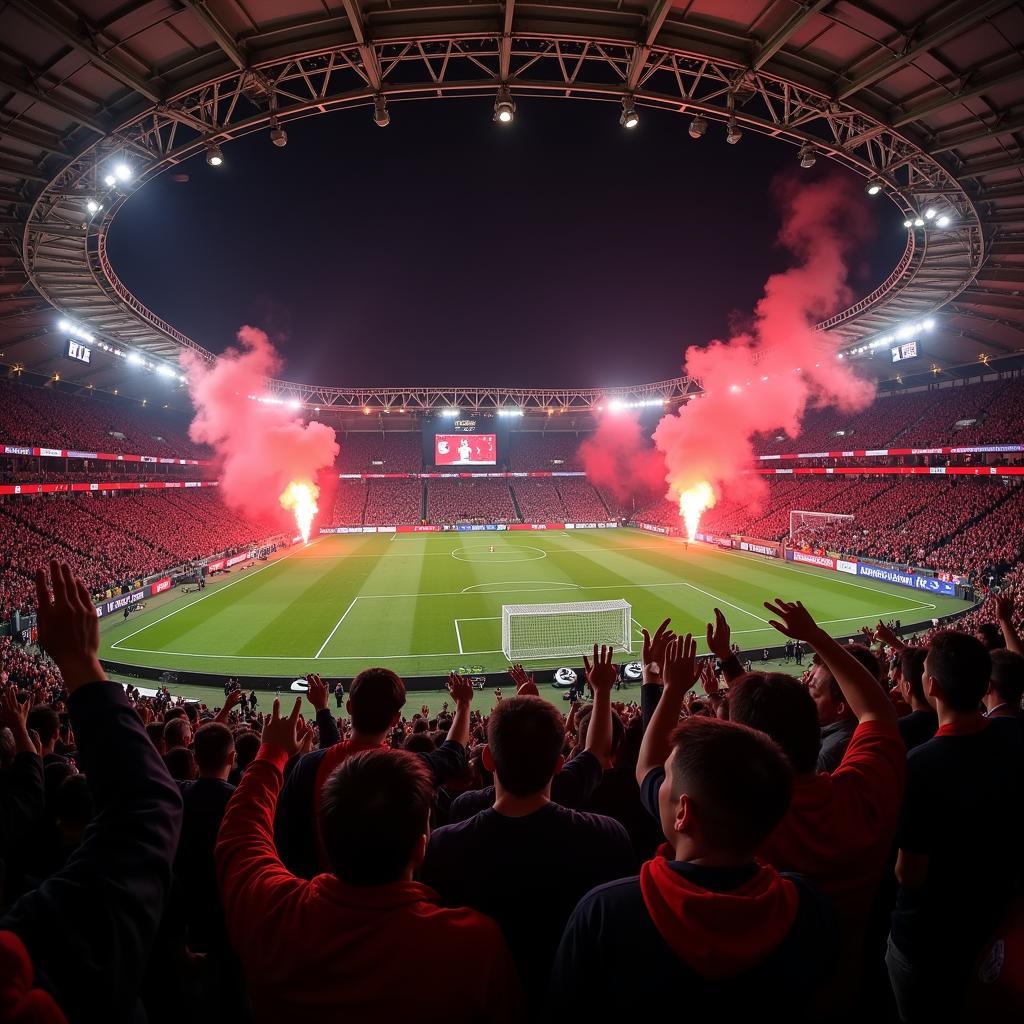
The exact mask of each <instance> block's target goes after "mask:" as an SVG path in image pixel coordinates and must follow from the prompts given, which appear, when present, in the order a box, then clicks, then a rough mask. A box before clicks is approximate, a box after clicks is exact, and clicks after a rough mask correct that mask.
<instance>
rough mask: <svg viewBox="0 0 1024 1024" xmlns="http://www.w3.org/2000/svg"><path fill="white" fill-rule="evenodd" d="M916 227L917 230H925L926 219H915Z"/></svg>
mask: <svg viewBox="0 0 1024 1024" xmlns="http://www.w3.org/2000/svg"><path fill="white" fill-rule="evenodd" d="M914 227H915V228H923V227H924V219H923V218H921V217H915V218H914Z"/></svg>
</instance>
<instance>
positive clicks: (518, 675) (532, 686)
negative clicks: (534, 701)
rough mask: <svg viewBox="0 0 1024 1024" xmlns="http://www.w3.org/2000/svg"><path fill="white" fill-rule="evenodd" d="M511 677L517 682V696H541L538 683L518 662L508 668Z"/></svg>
mask: <svg viewBox="0 0 1024 1024" xmlns="http://www.w3.org/2000/svg"><path fill="white" fill-rule="evenodd" d="M508 675H509V678H510V679H511V680H512V682H513V683H515V687H516V696H517V697H539V696H540V692H539V691H538V689H537V683H536V681H535V680H534V678H533V676H532V675H530V674H529V673H528V672H527V671H526V669H524V668H523V666H522V665H519V664H516V665H513V666H511V668H509V670H508Z"/></svg>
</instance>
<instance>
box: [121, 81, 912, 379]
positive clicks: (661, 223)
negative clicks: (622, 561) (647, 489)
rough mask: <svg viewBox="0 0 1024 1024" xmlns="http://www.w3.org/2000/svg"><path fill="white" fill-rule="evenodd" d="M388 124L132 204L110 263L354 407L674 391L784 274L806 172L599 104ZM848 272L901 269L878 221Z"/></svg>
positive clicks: (222, 338) (717, 138) (335, 127)
mask: <svg viewBox="0 0 1024 1024" xmlns="http://www.w3.org/2000/svg"><path fill="white" fill-rule="evenodd" d="M490 114H491V109H490V104H489V102H488V101H486V100H445V101H444V102H432V103H427V102H420V103H404V104H402V103H395V104H392V105H391V124H390V126H389V127H387V128H384V129H382V128H378V127H377V126H376V125H375V124H374V123H373V120H372V118H371V116H370V113H369V111H368V110H358V111H350V112H346V113H335V114H330V115H327V116H319V117H314V118H310V119H308V120H305V121H301V122H293V123H291V124H289V125H288V126H287V130H288V145H287V147H286V148H284V149H277V148H275V147H274V146H273V145H272V144H271V143H270V140H269V138H268V136H267V134H266V132H260V133H259V134H256V135H250V136H248V137H246V138H243V139H239V140H238V141H235V142H231V143H228V144H227V145H225V146H224V156H225V163H224V165H223V166H222V167H220V168H210V167H207V166H206V163H205V161H204V159H203V157H201V156H200V157H198V158H196V159H194V160H192V161H190V162H189V163H188V164H185V165H182V166H181V167H180V168H178V169H177V170H178V171H185V172H187V173H188V174H189V175H190V181H189V182H188V183H186V184H179V183H176V182H173V181H172V180H171V178H170V176H169V175H168V174H165V175H163V176H162V177H160V178H159V179H157V180H156V181H154V182H152V183H150V184H148V185H146V186H145V187H144V188H142V189H141V190H140V191H139V192H138V193H137V195H135V196H134V197H133V198H132V199H131V200H130V201H129V202H128V203H127V204H126V206H125V207H124V209H123V210H122V211H121V212H120V214H119V215H118V217H117V219H116V221H115V223H114V227H113V230H112V232H111V236H110V240H109V251H110V255H111V259H112V261H113V264H114V267H115V269H116V270H117V273H118V274H119V275H120V277H121V278H122V279H123V280H124V281H125V283H126V284H127V285H128V286H129V287H130V288H131V289H132V290H133V291H134V292H135V293H136V294H137V295H138V296H139V297H140V298H141V299H142V300H143V301H144V302H145V303H146V304H147V305H148V306H149V307H150V308H151V309H153V310H154V311H155V312H157V313H158V314H159V315H160V316H162V317H164V318H165V319H167V320H169V321H170V322H171V323H172V324H174V325H175V326H176V327H178V328H180V329H182V330H184V331H185V333H186V334H188V335H190V336H191V337H192V338H194V339H196V340H197V341H199V342H200V343H201V344H203V345H205V346H206V347H208V348H210V349H212V350H214V351H220V350H222V349H223V348H224V347H225V346H226V345H227V344H228V343H229V342H230V341H231V339H232V337H233V335H234V332H235V330H236V329H237V328H238V326H239V325H241V324H243V323H251V324H253V325H255V326H259V327H262V328H264V329H265V330H267V331H268V333H270V335H271V336H272V337H273V338H274V339H275V341H276V342H277V344H278V347H279V349H280V350H281V352H282V354H283V355H284V356H285V359H286V368H285V372H284V376H286V377H288V378H290V379H293V380H301V381H307V382H315V383H324V384H335V385H341V386H347V385H361V384H366V385H374V386H385V385H490V384H500V385H506V386H530V385H536V386H561V385H570V386H571V385H577V386H580V387H589V386H598V387H600V386H614V385H620V384H630V383H640V382H644V381H651V380H659V379H663V378H665V377H671V376H675V375H676V374H677V373H679V370H680V366H681V362H682V352H683V350H684V348H685V347H686V345H687V344H700V343H703V342H706V341H708V340H709V339H711V338H713V337H716V336H722V335H724V334H726V333H727V332H728V330H729V324H730V322H731V320H732V319H733V318H734V317H735V316H736V315H737V314H740V315H742V314H745V313H747V312H749V310H750V309H751V307H752V306H753V304H754V302H755V301H756V300H757V298H758V296H759V295H760V292H761V288H762V285H763V283H764V280H765V277H766V276H767V275H768V274H769V273H771V272H772V271H774V270H778V269H782V268H783V267H785V266H786V259H785V254H784V253H782V252H781V251H780V250H779V249H778V248H777V247H776V246H775V244H774V237H775V233H776V230H777V227H778V221H777V217H776V212H775V209H774V207H773V205H772V202H771V200H770V198H769V185H770V182H771V180H772V178H773V177H774V176H775V175H777V174H779V173H791V174H803V175H805V176H806V175H816V174H819V173H822V172H825V171H829V170H830V169H834V167H835V165H833V164H832V163H831V162H830V161H826V160H823V159H821V160H819V161H818V165H817V166H816V167H815V168H814V169H813V170H811V171H800V170H799V168H798V167H797V161H796V149H795V148H794V147H793V146H791V145H789V144H787V143H783V142H777V141H773V140H771V139H768V138H765V137H763V136H760V135H757V134H755V133H753V132H750V131H748V132H745V133H744V136H743V138H742V140H741V141H740V143H739V144H738V145H736V146H729V145H727V144H726V143H725V140H724V129H723V127H722V126H721V125H717V124H714V123H712V124H710V125H709V127H708V132H707V134H706V135H705V137H704V138H703V139H701V140H699V141H694V140H693V139H690V138H689V136H688V135H687V133H686V126H687V124H688V118H684V117H680V116H678V115H670V114H660V113H656V112H652V111H646V110H645V111H643V112H642V116H643V119H642V121H641V124H640V126H639V127H638V128H637V129H635V130H634V131H632V132H627V131H625V130H624V129H622V128H621V127H620V126H619V124H618V114H619V111H618V108H617V107H614V106H612V105H609V104H604V103H588V102H571V103H570V102H559V101H556V100H540V99H538V100H533V101H532V102H531V101H518V111H517V117H516V120H515V123H514V124H513V125H511V126H510V127H507V128H505V127H499V126H497V125H494V124H492V123H491V120H490ZM873 210H877V211H878V214H877V216H876V219H877V220H878V221H879V223H880V224H881V225H882V229H881V230H880V231H879V232H878V236H877V237H876V240H875V242H874V244H873V245H872V246H871V249H870V251H867V252H865V253H864V258H863V261H862V263H861V265H860V266H858V267H857V268H856V273H855V276H854V289H855V291H856V292H857V293H858V294H865V293H866V292H868V291H870V290H871V289H872V288H873V287H874V286H875V285H876V284H878V283H879V282H880V281H881V280H883V279H884V278H885V276H886V275H887V274H888V272H889V270H890V269H891V268H892V266H893V265H894V264H895V263H896V261H897V260H898V259H899V256H900V253H901V252H902V248H903V244H904V242H905V231H904V230H903V228H902V226H901V225H900V224H899V222H898V218H897V217H896V216H895V215H894V214H893V212H892V208H891V207H889V206H888V204H884V203H878V204H877V205H876V204H874V203H870V202H869V201H868V200H867V199H866V198H865V200H864V202H863V207H862V208H861V209H857V210H852V211H851V216H856V217H862V216H872V215H873Z"/></svg>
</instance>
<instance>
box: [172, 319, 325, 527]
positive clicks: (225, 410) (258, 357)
mask: <svg viewBox="0 0 1024 1024" xmlns="http://www.w3.org/2000/svg"><path fill="white" fill-rule="evenodd" d="M238 342H239V346H238V347H237V348H235V347H231V348H228V349H227V350H226V351H225V352H224V354H223V355H221V356H219V357H218V358H217V360H216V361H215V362H214V364H213V365H212V366H210V365H208V364H206V363H204V362H203V361H202V360H201V359H200V358H199V357H198V356H196V355H195V354H193V353H191V352H184V353H182V356H181V364H182V366H183V367H184V368H185V372H186V374H187V376H188V388H189V393H190V395H191V396H192V404H193V406H194V407H195V410H196V415H195V418H194V419H193V420H192V425H191V426H190V427H189V437H191V438H192V440H193V441H196V442H197V443H200V444H208V445H210V446H211V447H212V448H213V449H214V450H215V451H216V453H217V456H218V459H219V461H220V474H219V475H220V490H221V494H222V496H223V498H224V501H225V502H226V503H227V504H228V505H231V506H232V507H234V508H237V509H239V510H240V511H242V512H245V513H246V514H247V515H250V516H254V517H256V516H259V517H273V518H276V519H278V520H280V521H281V522H282V523H285V522H289V523H290V522H291V518H292V517H291V516H290V515H288V514H287V513H286V512H284V510H283V509H282V508H281V505H280V504H279V501H278V499H279V497H280V495H281V494H282V493H283V492H284V490H285V489H286V488H287V486H288V485H289V483H290V482H291V481H293V480H306V481H310V482H315V481H316V480H317V479H318V475H323V474H322V473H321V471H322V470H324V469H325V468H327V467H329V466H331V465H332V464H333V462H334V460H335V458H337V455H338V452H339V451H340V450H341V449H340V448H339V446H338V442H337V440H336V439H335V436H334V430H333V428H331V427H329V426H327V425H326V424H324V423H319V422H315V421H314V422H311V423H304V422H303V421H302V417H301V416H300V415H299V414H298V413H296V412H295V410H293V409H289V408H288V407H287V406H286V405H275V404H269V403H263V402H259V401H255V400H254V399H255V398H258V397H261V396H263V395H264V394H265V391H266V378H268V377H273V376H274V375H275V374H276V373H278V372H279V370H280V369H281V359H280V356H278V354H277V352H276V351H275V350H274V347H273V345H271V343H270V340H269V339H268V338H267V336H266V334H264V332H263V331H261V330H258V329H257V328H255V327H243V328H241V330H239V332H238ZM250 396H253V397H250Z"/></svg>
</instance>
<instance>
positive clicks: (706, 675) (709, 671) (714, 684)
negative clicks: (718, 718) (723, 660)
mask: <svg viewBox="0 0 1024 1024" xmlns="http://www.w3.org/2000/svg"><path fill="white" fill-rule="evenodd" d="M700 684H701V686H702V687H703V689H704V692H705V693H706V694H707V695H708V696H709V697H710V696H711V695H712V694H715V693H718V676H717V675H715V666H714V665H713V664H712V663H711V661H710V660H708V661H705V662H704V664H703V665H702V666H701V669H700Z"/></svg>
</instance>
